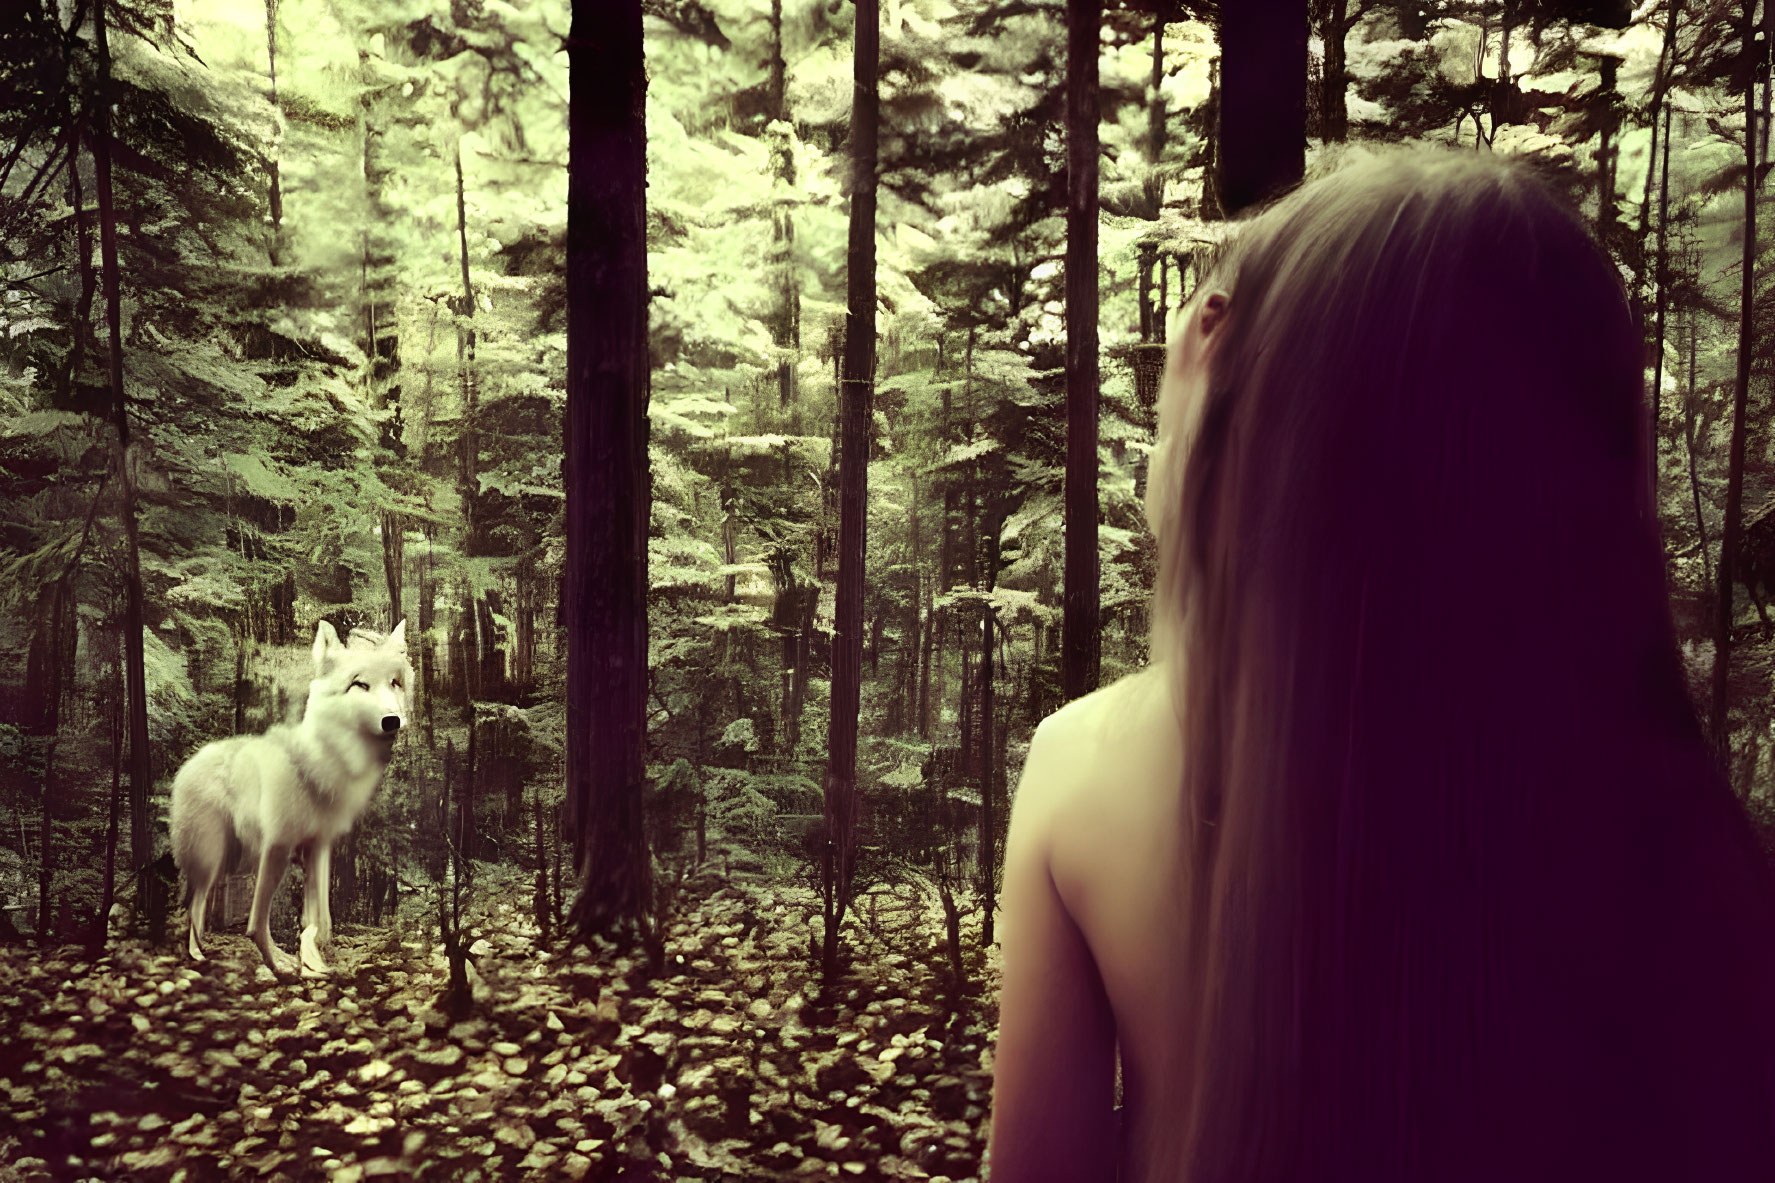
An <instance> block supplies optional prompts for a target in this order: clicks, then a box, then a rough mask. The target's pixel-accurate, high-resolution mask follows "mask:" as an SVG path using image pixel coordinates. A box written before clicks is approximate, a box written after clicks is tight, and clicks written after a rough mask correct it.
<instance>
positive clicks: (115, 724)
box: [98, 654, 123, 945]
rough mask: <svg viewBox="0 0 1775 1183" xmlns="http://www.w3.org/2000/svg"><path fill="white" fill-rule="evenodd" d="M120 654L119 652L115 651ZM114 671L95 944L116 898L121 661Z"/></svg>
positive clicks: (103, 936) (105, 934)
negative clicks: (106, 810)
mask: <svg viewBox="0 0 1775 1183" xmlns="http://www.w3.org/2000/svg"><path fill="white" fill-rule="evenodd" d="M119 656H121V654H119ZM111 668H112V669H113V670H114V671H116V684H115V685H114V686H113V687H112V690H111V709H110V711H109V712H108V714H109V715H110V719H111V798H110V814H109V816H108V818H107V819H106V822H105V878H104V887H103V888H102V889H101V891H100V893H99V923H98V943H99V944H101V945H103V944H105V943H106V942H107V941H108V940H109V938H110V933H111V905H112V904H113V903H114V902H116V899H117V819H118V815H119V814H120V813H122V811H123V810H122V805H123V664H122V662H121V661H119V662H117V663H115V664H113V665H112V667H111Z"/></svg>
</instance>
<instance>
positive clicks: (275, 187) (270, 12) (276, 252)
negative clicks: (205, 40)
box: [265, 0, 284, 268]
mask: <svg viewBox="0 0 1775 1183" xmlns="http://www.w3.org/2000/svg"><path fill="white" fill-rule="evenodd" d="M277 3H278V0H265V62H266V65H267V66H268V68H269V70H270V75H271V106H272V107H273V108H274V109H275V108H277V105H278V102H277ZM265 175H266V177H267V179H268V181H269V184H268V185H267V190H266V197H267V199H268V201H269V204H270V207H271V235H270V237H269V239H268V240H267V241H266V243H265V254H266V257H267V258H269V259H270V260H271V265H272V267H274V268H275V267H280V266H282V265H283V227H284V196H283V178H282V177H281V176H280V175H279V162H278V158H277V155H276V154H275V153H271V152H268V153H266V154H265Z"/></svg>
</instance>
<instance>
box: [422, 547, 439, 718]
mask: <svg viewBox="0 0 1775 1183" xmlns="http://www.w3.org/2000/svg"><path fill="white" fill-rule="evenodd" d="M433 529H434V527H432V526H430V525H427V526H426V527H425V562H423V563H421V564H419V693H420V696H421V697H422V698H423V699H424V700H425V702H424V709H425V746H426V747H428V748H433V749H435V748H436V747H437V746H438V735H437V711H436V702H435V698H434V694H435V689H436V682H437V678H436V671H437V664H438V656H437V647H436V645H435V643H434V642H433V640H432V627H433V626H434V625H435V624H436V623H437V590H436V586H435V584H434V582H433V579H432V570H431V558H432V555H431V538H432V530H433Z"/></svg>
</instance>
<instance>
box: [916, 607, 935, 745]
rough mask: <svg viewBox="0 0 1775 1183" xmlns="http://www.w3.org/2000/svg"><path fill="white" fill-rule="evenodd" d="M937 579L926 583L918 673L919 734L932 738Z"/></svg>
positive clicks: (924, 737) (921, 736)
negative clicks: (932, 671)
mask: <svg viewBox="0 0 1775 1183" xmlns="http://www.w3.org/2000/svg"><path fill="white" fill-rule="evenodd" d="M934 585H935V580H930V581H927V582H926V583H925V587H924V646H923V649H924V653H923V655H922V657H921V658H920V661H919V673H918V734H919V736H920V738H922V739H927V740H928V739H930V738H931V654H932V651H933V650H934V648H935V647H936V640H937V597H936V589H935V586H934Z"/></svg>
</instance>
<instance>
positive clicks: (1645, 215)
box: [1639, 0, 1682, 282]
mask: <svg viewBox="0 0 1775 1183" xmlns="http://www.w3.org/2000/svg"><path fill="white" fill-rule="evenodd" d="M1681 13H1682V0H1668V3H1667V6H1666V9H1665V14H1664V41H1663V43H1662V45H1661V46H1660V47H1659V49H1658V64H1657V66H1656V67H1654V70H1653V74H1652V97H1651V101H1650V104H1649V106H1648V113H1649V114H1650V116H1651V130H1652V150H1651V152H1650V154H1648V155H1647V157H1646V160H1647V161H1648V162H1649V161H1655V160H1657V159H1658V153H1659V144H1660V136H1659V129H1658V117H1659V115H1660V113H1662V114H1663V115H1664V131H1663V137H1662V138H1663V140H1664V141H1665V142H1667V141H1668V140H1669V138H1670V115H1669V112H1668V111H1667V110H1666V109H1665V106H1664V100H1665V96H1666V95H1667V94H1668V93H1669V90H1670V79H1671V76H1672V75H1673V74H1674V73H1675V70H1676V61H1675V57H1676V22H1677V19H1678V17H1679V16H1680V15H1681ZM1656 180H1657V170H1656V169H1654V168H1652V167H1651V166H1650V165H1649V164H1648V166H1647V168H1646V183H1645V190H1644V194H1643V196H1642V197H1641V199H1640V203H1639V241H1640V242H1641V243H1643V242H1645V240H1646V235H1647V234H1648V233H1649V232H1650V231H1651V227H1652V184H1653V182H1654V181H1656ZM1642 282H1643V273H1642Z"/></svg>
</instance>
